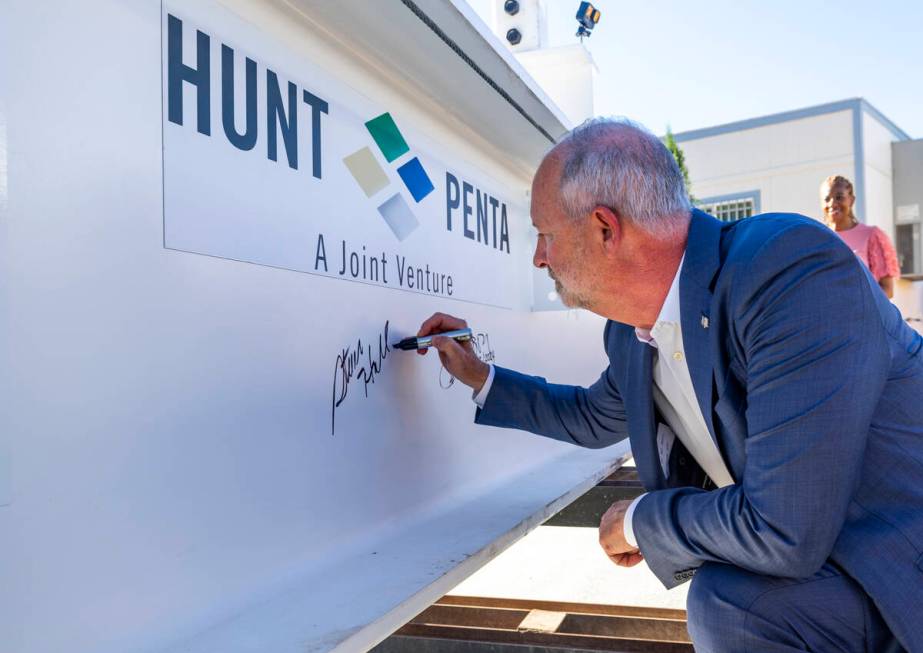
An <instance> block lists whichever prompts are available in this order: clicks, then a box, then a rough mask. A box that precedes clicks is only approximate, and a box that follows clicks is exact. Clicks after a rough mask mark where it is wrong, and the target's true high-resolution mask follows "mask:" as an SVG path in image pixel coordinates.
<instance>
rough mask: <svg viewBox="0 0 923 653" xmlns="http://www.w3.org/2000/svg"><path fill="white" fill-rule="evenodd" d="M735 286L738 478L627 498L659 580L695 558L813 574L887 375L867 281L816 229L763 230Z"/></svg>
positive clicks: (835, 527)
mask: <svg viewBox="0 0 923 653" xmlns="http://www.w3.org/2000/svg"><path fill="white" fill-rule="evenodd" d="M741 277H743V278H741ZM734 284H735V286H734V291H733V294H732V295H731V301H729V305H730V306H731V309H730V310H729V317H730V318H731V319H734V321H735V322H734V326H733V327H732V331H733V336H732V337H733V338H735V339H736V342H737V350H738V351H739V352H740V353H741V354H742V356H743V358H744V360H743V361H739V363H741V364H742V367H743V368H744V369H745V370H746V400H745V401H744V402H743V404H744V405H742V406H740V409H741V410H744V411H745V417H746V424H747V438H746V453H747V460H746V465H745V468H744V473H743V477H742V478H741V479H739V482H738V483H737V484H736V485H731V486H728V487H725V488H721V489H719V490H713V491H710V492H706V491H704V490H700V489H695V488H679V489H671V490H662V491H657V492H651V493H650V494H648V495H647V496H646V497H645V499H644V501H642V502H641V503H640V504H638V507H637V510H636V511H635V514H634V519H633V526H634V531H635V535H636V537H637V539H638V542H639V545H640V549H641V552H642V553H643V554H644V557H645V559H646V560H647V562H648V566H649V567H650V568H651V570H652V571H653V572H654V573H655V574H656V575H657V576H658V577H659V578H660V580H661V581H662V582H663V583H664V584H665V585H667V586H673V585H676V584H678V583H679V582H681V581H684V580H687V579H688V578H689V577H690V576H691V572H690V570H692V569H694V568H696V567H698V566H699V565H701V564H702V563H703V562H705V561H716V562H722V563H728V564H732V565H735V566H737V567H741V568H742V569H746V570H748V571H752V572H755V573H759V574H765V575H774V576H783V577H795V578H801V577H805V576H809V575H811V574H813V573H814V572H815V571H817V570H818V569H819V568H820V567H821V566H822V565H823V563H824V562H825V560H826V559H827V558H828V557H829V555H830V553H831V551H832V549H833V545H834V543H835V541H836V539H837V537H838V535H839V533H840V530H841V529H842V527H843V523H844V521H845V519H846V511H847V507H848V505H849V502H850V500H851V497H852V494H853V492H854V490H855V488H856V487H857V485H858V482H859V476H860V472H861V467H862V461H863V453H864V450H865V445H866V439H867V436H868V431H869V427H870V424H871V421H872V416H873V413H874V410H875V407H876V404H877V402H878V398H879V397H880V395H881V392H882V389H883V387H884V383H885V380H886V377H887V371H888V366H889V360H890V359H889V353H888V346H887V342H886V336H885V330H884V327H883V325H882V321H881V317H880V315H879V312H878V311H877V310H876V308H875V305H874V298H873V296H872V294H871V287H870V285H869V283H868V279H867V278H866V276H865V274H864V273H863V271H862V270H861V268H860V267H859V265H857V263H856V260H855V257H854V256H852V254H851V252H849V251H848V250H847V249H846V248H845V247H842V246H840V245H839V244H838V243H837V242H836V241H835V240H834V239H833V238H831V237H830V236H829V235H828V234H827V233H825V232H824V231H823V230H821V229H820V228H813V227H809V226H805V225H803V224H800V223H799V224H798V225H796V226H794V227H792V228H789V229H787V230H786V231H783V232H782V233H778V234H776V235H774V236H772V237H771V238H770V239H769V240H767V241H766V242H765V243H764V244H763V245H762V246H761V247H760V249H759V250H758V251H757V253H756V255H755V256H754V257H753V258H752V260H751V263H750V264H749V265H748V266H747V270H746V271H743V270H742V271H741V273H740V275H739V276H738V278H736V279H735V280H734ZM719 381H720V380H719ZM872 555H874V553H873V554H872Z"/></svg>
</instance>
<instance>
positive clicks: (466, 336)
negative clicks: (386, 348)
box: [391, 329, 471, 351]
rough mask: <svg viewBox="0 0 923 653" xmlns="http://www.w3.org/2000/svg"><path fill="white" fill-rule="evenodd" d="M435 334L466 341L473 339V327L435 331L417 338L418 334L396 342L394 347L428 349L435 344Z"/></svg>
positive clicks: (407, 349) (408, 349)
mask: <svg viewBox="0 0 923 653" xmlns="http://www.w3.org/2000/svg"><path fill="white" fill-rule="evenodd" d="M434 336H443V337H444V338H455V339H456V340H458V341H459V342H465V341H466V340H471V329H459V330H458V331H446V332H445V333H434V334H432V335H428V336H423V337H420V338H417V337H416V336H413V337H410V338H404V339H403V340H401V341H400V342H396V343H394V344H393V345H391V346H392V347H394V348H395V349H403V350H404V351H410V350H412V349H427V348H428V347H432V346H433V337H434Z"/></svg>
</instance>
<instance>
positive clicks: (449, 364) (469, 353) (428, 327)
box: [417, 313, 490, 392]
mask: <svg viewBox="0 0 923 653" xmlns="http://www.w3.org/2000/svg"><path fill="white" fill-rule="evenodd" d="M467 327H468V323H467V322H465V321H464V320H462V319H461V318H457V317H453V316H452V315H446V314H445V313H435V314H433V316H432V317H430V318H429V319H428V320H426V322H424V323H423V324H422V325H421V326H420V330H419V331H417V337H418V338H419V337H422V336H428V335H430V334H432V333H445V332H446V331H455V330H457V329H465V328H467ZM433 347H435V348H436V349H437V350H438V351H439V360H441V361H442V366H443V367H444V368H446V370H448V372H449V374H451V375H452V376H454V377H455V378H456V379H458V380H459V381H461V382H462V383H464V384H465V385H466V386H468V387H469V388H471V389H472V390H474V391H475V392H479V391H480V390H481V388H482V387H483V386H484V383H485V382H486V381H487V375H488V374H489V373H490V366H489V365H488V364H487V363H485V362H484V361H482V360H481V359H480V358H478V357H477V355H476V354H475V353H474V347H473V346H472V345H471V341H467V342H458V341H457V340H455V339H454V338H442V337H433ZM427 351H428V350H426V349H418V350H417V353H418V354H421V355H422V354H426V352H427Z"/></svg>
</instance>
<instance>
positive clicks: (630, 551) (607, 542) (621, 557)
mask: <svg viewBox="0 0 923 653" xmlns="http://www.w3.org/2000/svg"><path fill="white" fill-rule="evenodd" d="M630 505H631V501H616V502H615V503H613V504H612V505H611V506H610V507H609V509H608V510H607V511H606V514H605V515H603V518H602V520H600V522H599V546H601V547H602V548H603V551H605V552H606V555H607V556H609V559H610V560H611V561H612V562H614V563H615V564H617V565H618V566H620V567H634V566H635V565H636V564H638V563H639V562H641V561H642V560H644V556H642V555H641V552H640V551H639V550H638V549H637V547H633V546H631V545H629V544H628V542H626V541H625V511H627V510H628V506H630Z"/></svg>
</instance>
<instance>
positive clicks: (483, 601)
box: [436, 594, 686, 621]
mask: <svg viewBox="0 0 923 653" xmlns="http://www.w3.org/2000/svg"><path fill="white" fill-rule="evenodd" d="M436 603H437V604H438V605H457V606H476V607H483V608H506V609H510V610H552V611H555V612H569V613H571V614H598V615H609V616H614V617H647V618H651V619H676V620H681V621H685V620H686V611H685V610H676V609H672V608H645V607H639V606H631V605H604V604H600V603H575V602H570V601H538V600H534V599H508V598H494V597H489V596H460V595H456V594H446V595H445V596H443V597H442V598H441V599H439V600H438V601H437V602H436Z"/></svg>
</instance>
